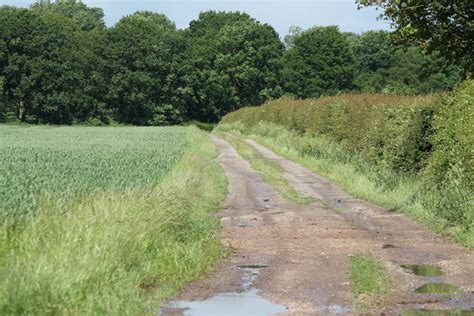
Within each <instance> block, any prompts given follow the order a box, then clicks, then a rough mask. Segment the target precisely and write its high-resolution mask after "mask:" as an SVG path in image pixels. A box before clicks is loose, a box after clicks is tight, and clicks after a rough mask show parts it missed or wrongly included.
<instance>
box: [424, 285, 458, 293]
mask: <svg viewBox="0 0 474 316" xmlns="http://www.w3.org/2000/svg"><path fill="white" fill-rule="evenodd" d="M415 291H416V293H420V294H451V293H457V292H459V287H457V286H454V285H451V284H448V283H427V284H424V285H422V286H420V287H419V288H417V289H416V290H415Z"/></svg>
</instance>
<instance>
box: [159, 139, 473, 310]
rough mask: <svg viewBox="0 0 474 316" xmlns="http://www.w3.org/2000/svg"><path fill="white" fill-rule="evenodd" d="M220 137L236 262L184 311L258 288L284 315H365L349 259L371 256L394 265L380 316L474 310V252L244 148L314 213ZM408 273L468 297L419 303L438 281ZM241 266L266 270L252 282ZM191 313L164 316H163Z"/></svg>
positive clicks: (186, 294) (192, 295)
mask: <svg viewBox="0 0 474 316" xmlns="http://www.w3.org/2000/svg"><path fill="white" fill-rule="evenodd" d="M212 137H213V141H214V142H215V143H216V144H217V146H218V147H219V151H220V155H219V161H220V163H221V164H222V166H223V167H224V169H225V173H226V175H227V177H228V179H229V195H228V197H227V200H226V201H225V204H224V207H223V210H222V211H221V212H220V216H221V223H222V232H221V238H222V240H223V243H224V245H226V246H227V247H228V248H229V249H231V255H230V256H229V258H228V259H226V260H224V261H223V262H221V263H219V264H218V265H217V266H216V268H215V270H214V271H213V272H212V273H210V274H209V275H208V276H207V277H206V278H204V279H202V280H199V281H196V282H194V283H192V284H191V285H189V286H188V287H187V288H186V289H185V291H183V292H182V293H181V294H180V295H179V296H178V297H177V298H175V300H176V301H181V300H185V301H199V300H205V299H209V298H211V297H214V296H216V295H217V294H219V293H227V292H242V291H247V290H248V289H249V288H253V289H258V290H259V295H260V296H261V297H263V298H265V299H267V300H269V301H271V302H274V303H277V304H280V305H283V306H285V307H286V308H287V311H286V312H285V313H283V314H285V315H286V314H289V315H332V314H357V313H360V310H358V307H357V306H358V302H357V301H356V300H355V299H354V297H353V295H352V293H351V288H350V283H349V278H348V258H349V257H350V256H351V255H356V254H372V255H374V256H376V257H378V258H379V259H381V260H382V261H383V262H384V263H385V264H386V265H387V267H388V270H389V273H390V275H391V276H392V278H393V279H394V284H393V286H392V287H393V288H394V289H393V290H392V291H391V292H390V293H389V294H388V295H387V297H386V298H385V299H384V300H383V301H380V302H377V303H376V305H373V306H372V307H373V308H374V310H376V311H377V313H384V314H386V315H390V314H399V313H400V311H401V310H403V309H409V308H429V309H446V308H462V309H464V310H471V309H472V310H474V255H473V253H472V251H469V250H467V249H465V248H463V247H461V246H459V245H457V244H455V243H454V242H452V241H450V240H449V239H447V238H444V237H440V236H438V235H436V234H434V233H433V232H431V231H429V230H428V229H426V228H424V227H423V226H422V225H420V224H418V223H416V222H414V221H413V220H411V219H409V218H408V217H407V216H405V215H403V214H400V213H395V212H390V211H388V210H384V209H382V208H380V207H378V206H374V205H372V204H369V203H367V202H364V201H361V200H359V199H356V198H354V197H351V196H349V195H348V194H346V193H345V192H344V191H342V190H341V189H340V188H339V187H338V186H337V185H336V184H334V183H332V182H331V181H328V180H327V179H324V178H322V177H320V176H318V175H316V174H314V173H313V172H311V171H309V170H308V169H306V168H304V167H302V166H301V165H299V164H297V163H294V162H292V161H289V160H287V159H284V158H282V157H280V156H278V155H276V154H275V153H274V152H272V151H271V150H269V149H267V148H265V147H263V146H261V145H259V144H257V143H256V142H254V141H253V140H246V142H247V143H248V144H250V145H252V146H254V147H255V148H256V149H257V150H258V151H259V152H260V153H261V154H263V155H264V157H265V158H266V159H268V160H271V161H274V162H276V163H278V164H279V165H280V166H281V167H282V169H283V170H284V177H285V178H286V179H287V180H288V183H289V184H290V185H291V186H292V187H293V188H294V189H296V190H297V191H299V192H300V193H303V194H305V195H308V196H312V197H314V198H315V202H314V203H312V204H310V205H298V204H294V203H292V202H290V201H287V200H285V199H283V198H282V197H281V196H280V195H279V194H278V193H277V191H276V190H275V188H273V187H272V186H271V185H267V184H266V183H264V182H262V180H261V178H260V176H259V175H258V174H257V173H256V172H255V171H253V170H252V168H251V167H250V164H249V163H248V162H247V161H246V160H244V159H242V158H241V157H240V156H239V155H238V154H237V152H236V151H235V150H234V148H232V147H231V146H230V145H229V144H228V143H227V142H225V141H224V140H222V139H220V138H217V137H216V136H212ZM402 264H436V265H438V266H440V267H441V268H442V269H443V271H444V272H445V273H446V275H445V276H442V277H440V278H438V279H437V280H436V281H440V282H446V283H450V284H453V285H456V286H459V287H460V290H461V292H460V293H457V294H451V295H428V294H416V293H415V289H416V288H417V287H419V286H421V285H423V284H425V283H427V282H430V280H429V279H427V278H424V277H419V276H415V275H414V274H412V273H410V272H408V271H406V270H404V269H402V268H401V267H400V265H402ZM241 265H266V266H267V267H266V268H263V269H260V270H259V271H258V273H255V272H254V271H253V270H250V274H249V269H241V268H239V266H241ZM183 312H185V310H184V309H179V308H166V309H163V311H162V314H163V315H180V314H183ZM209 315H211V314H209ZM221 315H225V314H221Z"/></svg>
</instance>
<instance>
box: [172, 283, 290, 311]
mask: <svg viewBox="0 0 474 316" xmlns="http://www.w3.org/2000/svg"><path fill="white" fill-rule="evenodd" d="M258 292H259V291H258V290H257V289H250V290H247V291H245V292H241V293H237V292H229V293H221V294H218V295H216V296H214V297H211V298H210V299H207V300H205V301H194V302H185V301H181V302H177V303H176V304H177V306H176V307H177V308H182V309H185V310H184V313H183V314H184V315H185V316H214V315H216V316H222V315H229V316H232V315H239V316H240V315H252V316H253V315H255V316H264V315H273V314H276V313H283V312H286V307H285V306H283V305H278V304H274V303H272V302H270V301H268V300H266V299H265V298H263V297H261V296H259V295H258Z"/></svg>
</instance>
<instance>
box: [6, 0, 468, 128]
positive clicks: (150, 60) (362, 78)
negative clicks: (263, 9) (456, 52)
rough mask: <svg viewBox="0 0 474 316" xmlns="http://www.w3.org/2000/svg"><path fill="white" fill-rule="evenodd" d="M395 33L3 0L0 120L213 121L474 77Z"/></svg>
mask: <svg viewBox="0 0 474 316" xmlns="http://www.w3.org/2000/svg"><path fill="white" fill-rule="evenodd" d="M391 37H392V35H391V34H390V33H388V32H385V31H370V32H367V33H363V34H361V35H358V34H352V33H343V32H341V31H340V30H339V29H338V27H336V26H329V27H317V26H316V27H313V28H310V29H308V30H301V29H299V28H296V27H294V28H292V29H291V30H290V33H289V34H288V35H287V36H286V37H285V39H284V41H283V42H282V41H281V39H280V37H279V35H278V34H277V32H276V31H275V30H274V29H273V28H272V27H271V26H270V25H268V24H263V23H260V22H258V21H256V20H255V19H254V18H252V17H251V16H249V15H248V14H246V13H241V12H214V11H208V12H202V13H201V14H200V15H199V17H198V18H197V19H196V20H194V21H192V22H190V24H189V27H188V28H187V29H184V30H180V29H177V28H176V26H175V24H174V23H173V22H172V21H171V20H170V19H168V18H167V17H166V16H165V15H163V14H160V13H154V12H148V11H141V12H136V13H134V14H131V15H128V16H125V17H123V18H122V19H121V20H120V21H119V22H117V24H115V25H114V26H113V27H111V28H107V27H106V26H105V23H104V14H103V11H102V9H100V8H91V7H88V6H86V5H85V4H84V3H82V2H80V1H77V0H58V1H51V0H40V1H37V2H36V3H35V4H33V5H32V6H31V7H30V8H28V9H25V8H16V7H11V6H2V7H0V121H11V120H15V119H19V120H21V121H23V122H29V123H42V124H76V123H86V124H109V123H113V122H117V123H122V124H134V125H168V124H181V123H184V122H187V121H191V120H197V121H202V122H215V121H218V120H219V119H220V118H221V117H222V116H223V115H225V114H226V113H229V112H231V111H234V110H236V109H238V108H241V107H243V106H252V105H260V104H262V103H264V102H266V101H268V100H271V99H275V98H279V97H281V96H284V95H288V96H293V97H296V98H309V97H320V96H323V95H334V94H338V93H343V92H350V91H363V92H386V93H405V94H406V93H408V94H418V93H428V92H432V91H439V90H449V89H451V88H452V87H453V86H455V85H456V84H457V83H458V82H459V81H460V79H461V78H462V77H463V76H465V75H466V69H465V67H464V68H463V67H462V65H460V66H458V65H456V64H454V63H453V62H452V60H451V59H449V58H446V56H445V55H442V54H440V53H438V51H436V50H435V51H432V52H427V51H425V50H424V49H422V48H421V47H420V45H417V44H403V45H402V46H401V45H399V44H396V43H395V42H394V41H393V40H392V38H391ZM457 64H459V63H457Z"/></svg>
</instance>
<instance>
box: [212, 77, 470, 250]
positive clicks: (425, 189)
mask: <svg viewBox="0 0 474 316" xmlns="http://www.w3.org/2000/svg"><path fill="white" fill-rule="evenodd" d="M473 96H474V81H467V82H466V83H464V84H463V85H462V86H460V87H459V88H458V90H457V92H456V93H455V94H454V95H452V96H446V95H443V96H433V95H432V96H424V97H402V96H387V95H366V94H362V95H346V96H337V97H331V98H323V99H319V100H300V101H295V100H286V99H282V100H277V101H273V102H270V103H268V104H266V105H264V106H262V107H254V108H244V109H241V110H238V111H236V112H233V113H231V114H229V115H228V116H226V117H225V118H224V119H223V121H222V122H221V125H220V127H219V129H220V130H231V131H233V132H237V133H242V134H245V135H251V136H252V137H254V138H255V139H256V140H258V141H260V142H262V143H263V144H265V145H267V146H269V147H271V148H272V149H273V150H275V151H277V152H279V153H280V154H282V155H284V156H287V157H288V158H291V159H294V160H297V161H299V162H301V163H303V164H304V165H306V166H307V167H308V168H310V169H313V170H315V171H316V172H319V173H321V174H322V175H324V176H326V177H329V178H331V179H333V180H335V181H337V182H339V183H341V184H342V186H343V187H344V188H345V189H346V190H347V191H349V192H350V193H352V194H354V195H356V196H358V197H361V198H364V199H366V200H369V201H371V202H373V203H377V204H380V205H383V206H386V207H388V208H392V209H397V210H400V211H404V212H407V213H409V214H411V215H412V216H413V217H415V218H417V219H420V220H422V221H423V222H425V223H426V224H428V225H430V226H431V227H433V228H435V229H436V230H438V231H440V232H444V233H447V234H450V235H452V236H454V237H455V238H456V239H457V240H458V241H460V242H461V243H463V244H465V245H468V246H471V247H474V200H473V196H474V194H473V191H474V181H473V176H474V172H473V170H474V169H473V168H474V159H473V158H472V157H473V156H472V148H474V102H473Z"/></svg>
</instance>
